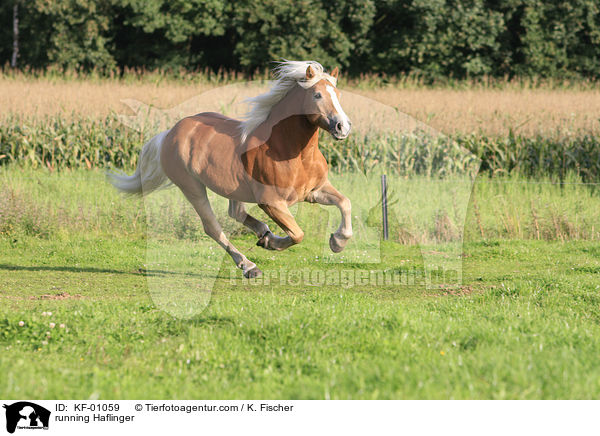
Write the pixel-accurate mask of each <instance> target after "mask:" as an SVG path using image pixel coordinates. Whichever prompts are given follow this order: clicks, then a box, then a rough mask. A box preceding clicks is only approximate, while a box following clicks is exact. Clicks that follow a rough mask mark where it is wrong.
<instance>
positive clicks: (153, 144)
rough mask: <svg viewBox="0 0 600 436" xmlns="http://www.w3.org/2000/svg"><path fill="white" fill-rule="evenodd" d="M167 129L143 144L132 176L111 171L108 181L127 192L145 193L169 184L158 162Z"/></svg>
mask: <svg viewBox="0 0 600 436" xmlns="http://www.w3.org/2000/svg"><path fill="white" fill-rule="evenodd" d="M168 133H169V131H168V130H166V131H164V132H162V133H159V134H158V135H156V136H155V137H154V138H152V139H151V140H150V141H148V142H147V143H146V145H144V147H143V148H142V151H141V152H140V158H139V162H138V166H137V168H136V169H135V173H133V175H132V176H128V175H127V174H124V173H116V172H114V171H111V172H109V173H108V174H107V176H108V179H109V181H110V183H112V184H113V186H114V187H115V188H117V189H118V190H119V191H122V192H125V193H127V194H134V195H135V194H137V195H146V194H150V193H151V192H153V191H156V190H157V189H160V188H163V187H167V186H169V185H170V184H171V182H170V181H169V179H168V177H167V175H166V174H165V173H164V171H163V169H162V166H161V164H160V150H161V148H162V144H163V141H164V139H165V137H166V136H167V134H168Z"/></svg>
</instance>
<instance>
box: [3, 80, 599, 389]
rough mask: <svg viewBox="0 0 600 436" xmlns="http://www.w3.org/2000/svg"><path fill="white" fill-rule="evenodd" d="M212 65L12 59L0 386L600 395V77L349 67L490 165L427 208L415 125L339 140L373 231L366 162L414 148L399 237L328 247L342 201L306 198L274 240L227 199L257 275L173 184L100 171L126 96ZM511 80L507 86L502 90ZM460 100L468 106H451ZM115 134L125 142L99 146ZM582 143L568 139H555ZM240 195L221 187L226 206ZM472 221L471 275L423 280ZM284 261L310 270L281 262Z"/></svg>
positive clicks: (394, 196) (128, 137)
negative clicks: (118, 71) (401, 135)
mask: <svg viewBox="0 0 600 436" xmlns="http://www.w3.org/2000/svg"><path fill="white" fill-rule="evenodd" d="M201 79H202V78H199V79H197V80H196V82H192V83H191V84H186V83H185V81H178V80H175V79H160V78H154V79H153V78H152V76H149V77H148V78H147V79H143V78H138V79H134V78H131V79H130V80H129V81H127V80H121V81H116V80H114V81H110V80H107V79H94V80H92V79H89V78H88V79H87V80H86V79H82V78H72V79H71V80H64V79H56V78H52V77H40V78H37V79H33V78H30V77H22V76H19V75H17V76H10V77H8V76H6V77H2V79H1V80H0V89H4V91H6V92H4V93H3V94H2V95H3V97H2V99H5V100H3V104H2V105H1V107H2V110H3V112H2V120H1V121H0V134H1V136H0V138H1V141H2V142H1V143H0V155H2V154H3V155H4V158H3V159H4V162H3V163H4V165H2V166H0V347H1V348H0V349H1V350H2V353H0V373H1V374H3V376H2V377H0V396H1V397H4V398H27V397H32V398H99V399H109V398H122V399H134V398H179V399H192V398H286V399H292V398H303V399H308V398H331V399H348V398H353V399H356V398H365V399H366V398H421V399H426V398H427V399H447V398H461V399H466V398H472V399H490V398H495V399H500V398H503V399H506V398H519V399H525V398H527V399H540V398H544V399H550V398H596V397H597V396H598V394H599V393H600V382H599V380H600V377H599V375H600V369H599V367H598V365H596V363H595V356H597V355H598V352H600V339H599V338H600V335H599V333H600V324H599V320H600V318H599V316H600V312H599V307H600V306H599V303H600V300H599V296H598V295H599V294H598V292H599V290H600V285H599V284H598V283H599V282H598V274H599V273H600V248H599V245H598V239H599V238H600V230H599V229H600V212H599V211H600V207H599V206H600V198H599V197H598V192H597V187H596V185H595V184H594V183H595V182H597V179H595V177H596V175H597V174H598V162H597V161H595V160H594V159H589V161H585V160H582V159H580V157H581V156H585V153H586V150H592V149H594V148H597V143H596V142H594V141H595V138H594V134H595V133H596V131H597V128H598V126H597V124H596V123H597V120H598V118H599V117H598V116H597V115H598V114H597V112H596V111H600V109H598V106H597V105H598V103H597V102H598V99H597V90H596V89H595V88H594V87H592V86H590V87H584V86H582V87H577V86H572V87H568V86H567V87H565V88H562V87H552V86H547V87H543V86H542V87H532V86H523V85H522V84H511V83H505V84H500V85H498V86H497V87H492V86H483V85H481V86H470V87H466V88H465V89H461V87H460V86H458V87H453V88H444V87H442V86H440V87H423V86H420V85H419V84H418V83H417V84H415V83H396V84H395V85H393V86H391V85H388V86H390V88H389V89H382V88H381V87H380V86H375V85H373V86H372V87H364V86H363V87H362V88H361V87H359V86H358V84H352V83H350V84H348V86H354V88H353V89H355V90H356V92H359V93H361V94H363V95H370V96H372V97H373V98H375V99H379V100H382V101H384V100H386V99H389V101H384V102H386V103H389V102H397V104H398V105H400V106H401V107H402V110H403V111H405V112H407V113H409V114H412V115H414V116H415V117H416V118H418V119H421V120H422V121H424V122H429V123H430V124H431V125H434V127H436V128H438V129H440V130H442V131H445V132H446V133H449V134H450V133H456V134H457V135H463V136H464V137H466V138H468V141H471V142H472V143H473V144H474V145H475V147H481V150H482V152H481V153H478V155H479V156H480V157H483V158H484V162H487V163H488V164H489V165H488V168H487V169H486V170H485V171H484V172H483V173H481V174H480V175H479V176H478V177H477V179H476V180H475V182H474V184H473V187H472V195H470V190H469V191H468V193H469V195H467V196H466V197H464V196H462V197H459V203H460V204H459V205H458V206H457V205H456V202H454V203H452V202H450V203H448V204H436V205H435V207H433V206H432V207H431V208H427V207H416V206H415V205H417V204H420V203H419V202H421V203H422V199H423V198H426V196H427V195H431V193H432V192H433V191H432V189H433V188H432V187H433V186H437V185H435V183H434V181H433V179H435V177H433V178H432V176H431V174H429V175H425V174H422V171H421V170H422V168H424V167H418V168H417V166H410V165H409V163H411V164H412V162H413V161H410V162H409V160H408V159H405V157H406V155H407V154H408V155H416V154H418V153H419V152H420V151H419V149H418V148H417V146H414V147H413V145H410V144H409V145H407V148H406V149H405V152H404V153H396V154H394V153H393V151H394V150H395V149H394V144H393V143H392V144H391V145H390V144H389V143H386V144H379V145H378V144H371V145H369V146H368V145H365V144H361V143H358V142H356V143H352V142H349V143H336V144H331V145H325V148H326V150H325V151H326V152H327V153H329V154H328V157H329V158H330V160H335V162H336V168H337V169H336V170H335V171H334V175H333V176H332V179H333V180H334V181H335V184H336V186H338V187H339V189H340V190H341V191H342V192H345V193H348V195H349V196H350V198H351V199H352V200H353V208H354V209H353V210H354V212H353V214H355V219H356V222H355V223H354V225H355V229H357V230H358V231H357V234H358V236H360V234H361V232H365V233H369V234H375V235H376V236H377V235H379V232H380V221H379V217H380V215H379V209H378V207H379V204H378V200H377V195H378V191H377V180H378V179H377V177H378V173H376V172H375V171H373V172H372V173H371V170H372V168H373V166H372V164H373V162H374V161H375V160H377V161H378V162H380V160H381V157H382V156H387V157H388V158H389V159H395V160H393V161H392V160H390V162H388V163H389V164H390V165H392V164H393V165H395V167H396V168H399V167H400V166H401V167H402V171H403V173H402V175H401V176H400V175H394V174H390V188H391V197H390V198H391V201H392V202H393V206H392V208H391V215H390V225H391V229H390V230H391V232H390V236H391V238H390V241H380V240H379V237H377V238H375V239H376V243H374V244H367V243H365V242H364V239H361V238H360V237H357V241H356V242H355V246H354V247H349V248H352V249H351V250H349V251H348V252H345V253H342V254H341V255H339V256H334V255H332V254H329V253H328V252H327V250H324V243H323V241H324V240H325V239H326V237H327V236H328V234H329V232H330V228H329V227H328V226H330V225H333V223H332V222H328V220H327V217H328V211H327V209H325V208H321V207H320V206H314V205H301V206H300V207H298V208H297V209H296V210H295V213H296V214H297V216H298V222H299V224H300V225H301V227H302V228H303V229H304V230H305V235H306V236H305V240H304V241H303V242H302V244H301V245H298V246H295V247H293V248H291V249H290V250H287V251H284V252H281V253H273V252H270V251H265V250H262V249H260V248H259V247H255V246H254V244H255V242H256V241H255V237H254V236H252V235H249V234H248V233H247V232H246V231H244V230H242V229H241V228H240V227H239V226H238V225H234V224H233V222H232V220H230V219H229V218H224V217H223V218H220V219H221V221H222V223H223V224H224V227H225V229H226V232H227V233H228V234H230V235H231V240H232V242H233V243H234V244H235V245H236V246H238V247H239V248H240V249H243V251H244V252H246V253H247V255H248V257H249V258H250V259H252V260H253V261H255V262H256V263H257V264H259V265H260V266H261V269H263V271H265V272H266V274H265V276H264V277H263V278H260V279H256V280H254V281H253V280H242V278H241V274H239V271H238V270H236V269H235V268H234V267H233V264H232V263H231V260H230V259H229V258H227V257H226V256H223V255H222V253H221V252H220V251H219V252H217V247H216V244H213V243H212V242H210V241H209V240H208V239H207V238H206V236H205V235H204V234H203V232H202V229H201V225H200V223H199V220H197V219H196V218H195V216H194V214H193V213H192V211H191V210H189V208H187V209H186V208H185V207H181V206H180V204H179V203H177V201H175V200H172V199H171V200H169V198H172V197H173V196H174V195H176V192H175V191H174V190H167V191H164V192H161V193H159V194H157V195H158V197H157V198H159V199H164V200H165V201H167V203H166V204H167V206H168V207H166V208H157V207H156V205H155V206H152V205H153V203H152V201H154V200H152V201H150V202H146V203H144V202H143V201H142V200H140V199H127V198H123V197H121V196H119V195H117V194H116V193H115V191H114V190H113V189H112V187H110V185H108V184H107V183H106V182H105V180H104V175H103V167H104V164H103V159H105V158H106V153H108V154H110V153H114V154H110V158H109V159H110V162H111V163H112V164H115V163H116V164H118V165H119V166H122V167H124V168H126V169H130V168H131V167H132V166H133V165H135V153H134V151H135V147H136V144H137V147H138V149H139V147H141V140H142V138H141V137H140V135H139V134H137V133H135V132H134V133H131V132H128V131H126V130H118V129H116V127H115V124H114V123H113V122H112V121H111V113H112V112H113V111H116V110H119V108H120V106H119V102H118V100H119V98H132V97H136V96H138V97H139V98H140V99H142V100H143V99H144V98H145V101H147V102H148V103H153V104H156V105H158V106H161V107H168V106H171V105H176V104H178V103H179V102H180V101H181V100H183V99H185V98H188V96H189V95H190V94H197V93H199V92H201V91H202V90H203V89H208V88H209V87H211V86H214V84H211V83H210V81H208V80H207V81H202V80H201ZM19 92H21V93H24V94H20V95H25V97H24V98H19V97H18V95H19ZM496 92H501V93H502V96H503V97H502V99H494V98H490V95H497V94H494V93H496ZM427 96H428V97H427ZM426 97H427V98H426ZM77 99H79V100H78V102H75V100H77ZM470 99H471V100H470ZM465 101H467V102H468V101H473V102H474V103H472V104H464V102H465ZM452 102H454V103H453V104H454V105H455V106H454V107H455V108H457V109H458V108H460V110H461V111H462V112H460V113H459V114H457V113H456V111H451V110H448V107H449V106H448V105H450V104H452ZM525 102H526V103H527V104H524V103H525ZM552 102H555V104H554V105H552ZM488 103H489V104H488ZM519 103H523V104H519ZM436 104H437V106H436ZM411 105H412V106H411ZM428 105H429V106H428ZM7 108H10V110H9V109H7ZM47 117H48V118H47ZM17 118H18V121H19V122H17ZM48 120H51V121H50V122H49V121H48ZM436 123H437V124H436ZM52 129H54V130H52ZM510 132H512V133H510ZM109 137H110V138H111V140H112V141H113V142H110V141H108V140H107V139H106V138H109ZM65 138H67V139H65ZM117 142H118V143H119V144H121V145H122V147H123V148H122V149H121V150H117V151H115V150H114V149H111V150H105V149H103V148H102V147H103V144H106V143H112V144H114V143H117ZM15 144H16V145H15ZM44 144H45V145H44ZM48 144H52V146H49V145H48ZM74 144H80V150H79V151H77V152H73V150H72V148H71V147H72V146H73V145H74ZM81 144H83V145H81ZM344 144H346V145H344ZM348 144H350V145H351V147H348ZM486 144H487V145H486ZM498 144H501V145H502V147H500V146H499V145H498ZM519 144H524V145H523V146H522V148H521V145H519ZM569 144H570V145H569ZM17 145H18V146H17ZM396 145H397V144H396ZM13 146H14V147H15V148H10V147H13ZM45 146H47V148H44V147H45ZM344 146H346V147H347V149H342V148H338V149H336V148H327V147H344ZM567 146H568V147H570V148H569V150H572V151H573V153H572V156H573V157H572V160H568V159H567V158H565V157H564V153H561V147H567ZM28 147H29V148H28ZM378 147H379V148H378ZM410 147H413V148H410ZM528 147H529V148H528ZM7 150H8V151H9V152H10V153H12V154H9V153H7ZM32 150H33V151H32ZM56 150H59V151H60V153H58V152H57V151H56ZM348 150H349V151H348ZM515 150H521V152H520V154H519V153H514V151H515ZM523 150H527V153H525V152H524V151H523ZM531 150H535V151H536V153H538V154H535V153H533V152H530V151H531ZM505 151H512V152H513V153H512V155H511V154H510V153H505ZM578 153H579V154H578ZM390 156H391V157H390ZM424 156H425V155H424ZM83 157H86V158H87V159H84V158H83ZM425 157H426V156H425ZM501 157H504V160H503V159H502V158H501ZM119 159H120V160H119ZM9 160H10V162H7V161H9ZM423 161H427V159H425V158H424V159H423ZM0 162H2V161H1V160H0ZM515 162H516V163H517V164H518V165H517V164H515ZM556 162H558V163H556ZM432 165H433V164H432ZM494 165H496V166H495V167H494ZM426 168H429V169H431V168H433V167H426ZM435 168H438V167H435ZM515 168H516V169H515ZM438 169H439V168H438ZM365 177H366V179H365ZM557 182H558V183H557ZM366 191H368V193H369V194H368V195H367V194H365V192H366ZM161 196H162V197H161ZM169 196H170V197H169ZM158 204H159V205H160V203H158ZM225 207H226V205H225V203H224V202H219V201H216V202H215V209H216V211H217V214H218V215H219V216H220V217H222V216H224V215H226V213H225V210H226V209H225ZM457 210H460V211H459V212H457ZM159 211H166V212H165V213H166V218H165V216H160V215H157V214H158V212H159ZM254 213H257V214H258V212H256V211H255V212H254ZM259 215H260V214H259ZM157 216H158V217H159V218H160V219H159V220H155V219H154V218H156V217H157ZM331 216H333V217H335V220H334V221H335V222H336V223H337V212H336V211H332V213H331ZM262 218H264V219H265V220H266V217H265V216H262ZM148 222H150V223H152V224H153V226H152V228H151V230H150V231H149V228H148ZM463 222H464V225H463ZM323 223H325V224H323ZM269 224H270V226H271V228H272V229H273V228H275V226H274V224H273V223H269ZM361 226H362V227H361ZM463 228H464V231H463ZM278 233H279V234H281V233H280V232H278ZM461 238H462V240H464V243H463V245H462V247H460V251H459V252H458V253H454V254H457V255H458V257H459V258H460V264H461V268H462V283H461V285H460V286H454V283H449V282H448V283H446V282H444V281H443V280H441V281H438V282H436V283H435V286H433V287H429V288H428V287H426V286H425V281H424V277H425V274H426V268H425V263H426V262H428V261H430V260H431V259H435V258H439V259H440V261H441V262H443V261H444V260H445V259H446V258H447V257H448V256H449V254H448V253H447V252H446V251H445V249H444V247H445V246H446V245H445V244H446V243H456V242H457V241H460V240H461ZM431 239H435V240H436V241H437V242H436V244H434V246H433V247H432V246H431ZM361 241H362V242H361ZM212 247H214V249H215V250H214V251H213V248H212ZM325 247H326V246H325ZM455 247H456V246H455ZM149 253H150V254H151V255H158V256H159V257H158V260H157V258H153V259H152V258H150V257H149ZM361 256H362V257H361ZM209 259H210V261H209ZM161 262H163V263H168V264H169V265H168V266H169V268H166V267H165V266H164V264H163V265H162V267H161V265H160V263H161ZM207 263H211V265H214V266H215V268H216V269H215V271H216V281H215V282H214V285H213V286H212V292H211V293H210V295H209V300H207V303H208V304H207V306H206V307H205V308H204V307H202V309H203V310H201V311H199V312H198V313H197V314H194V315H193V316H191V317H187V318H186V317H175V316H173V315H172V314H170V313H169V312H168V311H164V310H162V308H161V304H160V301H159V300H160V299H157V294H156V291H157V287H160V286H161V284H163V283H167V284H168V283H171V282H172V281H173V280H175V281H176V280H177V279H178V278H180V277H182V278H183V279H184V280H192V281H193V280H195V279H196V278H197V276H196V275H197V274H199V272H200V271H201V270H202V268H203V265H206V264H207ZM157 264H158V265H157ZM290 266H293V267H294V270H297V271H300V273H299V274H296V275H293V276H292V275H289V274H288V275H285V274H282V271H288V270H289V268H290ZM372 271H375V276H372V275H371V272H372ZM381 271H383V272H384V273H383V280H382V279H381V275H379V276H378V275H377V273H378V272H381ZM386 273H389V276H386V275H385V274H386ZM328 274H329V276H330V277H333V279H332V280H325V281H324V282H321V281H317V282H315V279H314V277H315V276H317V277H321V276H324V277H328ZM388 277H391V279H390V280H388V281H386V280H387V278H388ZM159 290H160V289H159ZM205 297H206V295H204V296H203V298H205Z"/></svg>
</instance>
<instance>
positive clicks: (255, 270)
mask: <svg viewBox="0 0 600 436" xmlns="http://www.w3.org/2000/svg"><path fill="white" fill-rule="evenodd" d="M261 275H262V271H261V270H259V269H258V267H257V266H255V267H254V268H251V269H249V270H248V271H246V272H245V273H244V277H246V278H247V279H253V278H255V277H260V276H261Z"/></svg>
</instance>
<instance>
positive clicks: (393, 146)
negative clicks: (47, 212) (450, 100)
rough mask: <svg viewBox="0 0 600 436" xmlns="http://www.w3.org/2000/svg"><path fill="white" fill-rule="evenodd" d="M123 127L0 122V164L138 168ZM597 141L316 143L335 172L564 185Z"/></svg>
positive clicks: (591, 159) (95, 121) (589, 175)
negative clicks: (464, 175) (470, 175)
mask: <svg viewBox="0 0 600 436" xmlns="http://www.w3.org/2000/svg"><path fill="white" fill-rule="evenodd" d="M149 136H150V135H149V134H146V135H144V134H143V133H140V132H138V131H135V130H131V129H129V128H127V127H126V126H124V125H122V124H121V123H120V121H119V120H118V119H117V117H116V116H115V115H111V116H108V117H105V118H92V117H89V118H87V117H79V118H75V119H65V118H62V117H60V116H46V117H42V118H20V117H19V116H16V115H12V116H9V117H6V118H4V119H3V120H2V121H1V122H0V165H15V166H18V167H26V168H48V169H49V170H61V169H67V168H69V169H75V168H88V169H91V168H109V167H112V168H121V169H125V170H130V169H132V168H134V167H135V166H136V164H137V158H138V154H139V151H140V149H141V147H142V145H143V143H144V142H145V141H146V140H148V139H149ZM599 145H600V141H599V140H598V139H597V138H596V137H595V136H594V135H592V134H581V135H572V136H558V135H554V136H544V135H541V134H540V135H537V136H525V135H517V134H515V133H512V132H511V133H510V134H509V135H508V136H492V135H490V136H486V135H475V134H470V135H464V134H456V135H453V136H451V137H436V138H431V137H427V136H419V137H417V136H390V135H381V134H377V135H367V136H363V137H360V136H357V135H352V136H351V137H350V138H349V139H347V140H345V141H341V142H339V141H333V140H332V139H331V138H330V137H329V136H328V135H327V134H325V133H323V134H322V137H321V150H322V152H323V154H324V155H325V157H326V158H327V159H328V161H329V164H330V167H331V168H332V170H333V171H340V172H341V171H350V170H353V171H361V172H363V173H365V174H368V173H370V172H371V171H372V170H373V169H374V168H385V169H386V171H392V172H395V173H396V174H398V175H403V176H411V175H425V176H431V177H443V176H446V175H449V174H453V173H457V172H464V171H466V170H467V169H468V168H470V166H471V165H473V164H474V163H476V161H477V160H478V159H480V160H481V167H480V171H481V172H482V173H483V174H487V175H490V176H499V175H519V176H525V177H538V176H544V177H548V176H550V177H552V178H555V179H557V180H564V178H565V177H566V176H567V175H568V174H574V175H576V176H578V177H579V178H580V179H581V180H582V181H584V182H596V181H598V179H599V175H600V146H599Z"/></svg>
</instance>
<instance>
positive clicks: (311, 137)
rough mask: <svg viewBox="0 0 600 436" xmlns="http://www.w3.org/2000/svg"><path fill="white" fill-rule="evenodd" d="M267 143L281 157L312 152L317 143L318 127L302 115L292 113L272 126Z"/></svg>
mask: <svg viewBox="0 0 600 436" xmlns="http://www.w3.org/2000/svg"><path fill="white" fill-rule="evenodd" d="M267 144H268V146H269V149H270V150H272V151H273V152H275V153H276V154H277V155H279V156H282V157H287V158H291V157H296V156H298V155H301V154H307V153H312V152H313V151H314V148H316V147H317V146H318V145H319V135H318V127H317V126H315V125H312V124H310V123H309V122H308V120H307V119H306V117H305V116H304V115H292V116H289V117H287V118H285V119H283V120H281V121H279V122H278V123H277V124H276V125H275V126H273V130H272V132H271V137H270V138H269V140H268V141H267Z"/></svg>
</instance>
